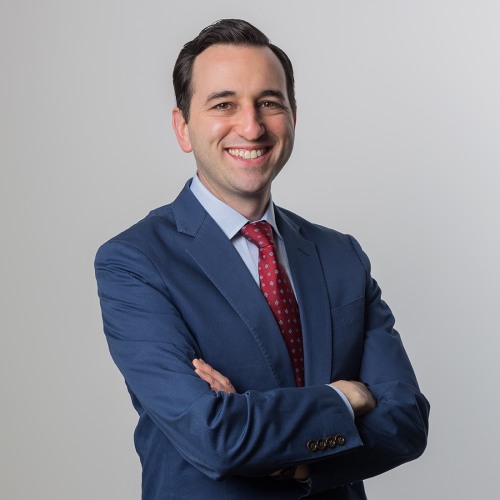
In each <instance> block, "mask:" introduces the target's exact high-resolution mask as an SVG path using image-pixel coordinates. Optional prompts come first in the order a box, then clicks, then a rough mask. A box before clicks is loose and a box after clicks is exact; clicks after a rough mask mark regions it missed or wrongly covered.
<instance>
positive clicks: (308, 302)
mask: <svg viewBox="0 0 500 500" xmlns="http://www.w3.org/2000/svg"><path fill="white" fill-rule="evenodd" d="M189 185H190V182H189V181H188V183H187V184H186V186H185V187H184V189H183V191H182V192H181V193H180V195H179V196H178V197H177V199H176V200H175V201H174V202H173V204H172V210H173V214H174V218H175V223H176V225H177V230H178V231H179V232H181V233H184V234H187V235H189V236H191V237H192V238H193V239H192V240H191V241H190V243H189V244H188V245H187V246H186V251H187V252H188V254H189V255H190V256H191V258H192V259H193V260H194V261H195V262H196V264H197V265H198V266H199V267H200V269H201V270H202V271H203V272H204V273H205V275H206V276H207V277H208V278H209V279H210V280H211V281H212V283H213V284H214V286H215V287H216V288H217V289H218V290H219V292H220V293H221V294H222V295H223V296H224V297H225V299H226V300H227V302H228V303H229V304H230V305H231V307H233V309H234V310H235V311H236V312H237V313H238V314H239V316H240V317H241V319H242V320H243V321H244V322H245V324H246V325H247V327H248V328H249V330H250V331H251V333H252V335H253V336H254V339H255V341H256V342H257V344H258V345H259V347H260V349H261V351H262V354H263V356H264V357H265V358H266V360H267V362H268V364H269V366H270V368H271V371H272V373H273V374H274V377H275V379H276V383H277V384H278V386H280V387H289V386H293V385H295V380H294V376H293V372H292V367H291V363H290V360H289V356H288V352H287V349H286V346H285V344H284V342H283V340H282V339H281V334H280V332H279V329H278V326H277V325H276V321H275V319H274V317H273V315H272V312H271V310H270V309H269V306H268V305H267V303H266V301H265V299H264V297H263V295H262V293H261V291H260V289H259V287H258V286H257V285H256V283H255V281H254V279H253V278H252V276H251V274H250V272H249V271H248V269H247V267H246V266H245V264H244V263H243V261H242V260H241V257H240V256H239V254H238V252H237V251H236V250H235V248H234V246H233V244H232V243H231V241H230V240H229V239H228V238H227V236H226V235H225V234H224V232H223V231H222V230H221V229H220V227H219V226H218V225H217V224H216V223H215V221H214V220H213V219H212V218H211V217H210V216H209V215H208V213H207V212H206V211H205V209H204V208H203V207H202V206H201V204H200V203H199V202H198V200H197V199H196V197H195V196H194V195H193V193H192V192H191V190H190V188H189ZM276 220H277V224H278V227H279V230H280V232H281V235H282V237H283V239H284V241H285V246H286V251H287V256H288V260H289V263H290V268H291V272H292V278H293V281H294V284H295V287H296V290H297V301H298V303H299V308H300V314H301V321H302V330H303V340H304V352H305V359H304V364H305V381H306V385H316V384H322V383H328V382H330V380H329V377H330V373H331V358H332V339H331V324H330V322H331V318H330V307H329V301H328V294H327V291H326V284H325V280H324V276H323V272H322V268H321V263H320V260H319V257H318V253H317V250H316V246H315V244H314V243H313V242H311V241H309V240H307V239H305V238H303V237H302V236H301V234H300V226H299V225H297V224H296V223H295V222H294V221H292V220H291V219H290V218H289V217H288V216H287V215H286V214H284V213H283V212H282V211H281V210H279V208H277V207H276Z"/></svg>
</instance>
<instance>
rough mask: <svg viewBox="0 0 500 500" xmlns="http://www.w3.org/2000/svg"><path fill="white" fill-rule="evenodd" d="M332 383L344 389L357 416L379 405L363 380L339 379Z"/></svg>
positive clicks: (333, 385) (343, 391) (341, 389)
mask: <svg viewBox="0 0 500 500" xmlns="http://www.w3.org/2000/svg"><path fill="white" fill-rule="evenodd" d="M330 385H331V386H332V387H336V388H337V389H339V390H340V391H342V393H343V394H344V396H345V397H346V398H347V399H348V400H349V403H350V404H351V406H352V409H353V411H354V416H356V417H360V416H361V415H364V414H365V413H368V412H369V411H372V410H373V409H374V408H375V407H376V406H377V402H376V401H375V399H374V398H373V396H372V393H371V392H370V391H369V390H368V387H366V385H365V384H363V382H358V381H356V380H337V381H336V382H332V383H331V384H330Z"/></svg>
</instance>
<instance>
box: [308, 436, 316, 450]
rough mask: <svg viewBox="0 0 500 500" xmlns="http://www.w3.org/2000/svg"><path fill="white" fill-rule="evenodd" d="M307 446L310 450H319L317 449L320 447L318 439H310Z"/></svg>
mask: <svg viewBox="0 0 500 500" xmlns="http://www.w3.org/2000/svg"><path fill="white" fill-rule="evenodd" d="M306 446H307V449H308V450H309V451H317V449H318V443H317V442H316V441H314V440H313V439H311V440H310V441H308V442H307V445H306Z"/></svg>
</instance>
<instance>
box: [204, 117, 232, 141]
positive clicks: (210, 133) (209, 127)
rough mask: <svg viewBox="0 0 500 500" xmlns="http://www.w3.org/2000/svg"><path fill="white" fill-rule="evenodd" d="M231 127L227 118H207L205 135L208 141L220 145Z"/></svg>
mask: <svg viewBox="0 0 500 500" xmlns="http://www.w3.org/2000/svg"><path fill="white" fill-rule="evenodd" d="M230 130H231V127H230V125H229V123H228V122H227V121H225V120H207V122H206V123H205V124H204V128H203V135H204V137H205V139H206V142H207V143H210V144H211V145H212V144H214V145H218V143H219V142H220V141H222V140H223V139H224V138H225V137H226V136H227V135H228V134H229V132H230Z"/></svg>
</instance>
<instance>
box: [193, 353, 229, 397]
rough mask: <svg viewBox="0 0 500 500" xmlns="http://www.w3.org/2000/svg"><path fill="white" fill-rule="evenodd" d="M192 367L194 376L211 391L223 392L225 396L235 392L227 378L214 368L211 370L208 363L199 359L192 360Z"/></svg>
mask: <svg viewBox="0 0 500 500" xmlns="http://www.w3.org/2000/svg"><path fill="white" fill-rule="evenodd" d="M193 365H194V368H195V370H194V371H195V373H196V375H198V377H200V378H201V379H202V380H204V381H205V382H207V383H208V384H209V385H210V389H212V391H214V392H225V393H226V394H230V393H232V392H236V389H235V388H234V385H233V384H232V383H231V381H230V380H229V379H228V378H227V377H225V376H224V375H222V373H220V372H218V371H217V370H216V369H215V368H212V367H211V366H210V365H209V364H208V363H205V361H203V360H202V359H201V358H200V359H193Z"/></svg>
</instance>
